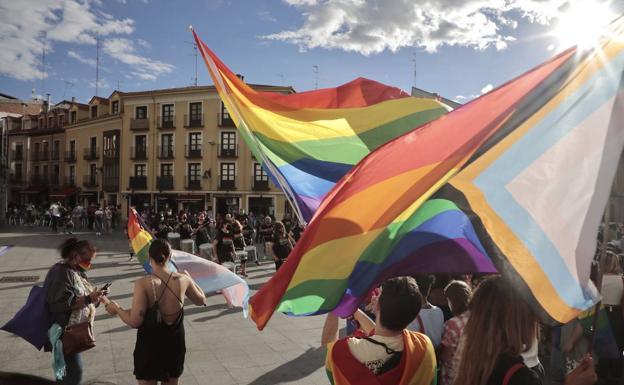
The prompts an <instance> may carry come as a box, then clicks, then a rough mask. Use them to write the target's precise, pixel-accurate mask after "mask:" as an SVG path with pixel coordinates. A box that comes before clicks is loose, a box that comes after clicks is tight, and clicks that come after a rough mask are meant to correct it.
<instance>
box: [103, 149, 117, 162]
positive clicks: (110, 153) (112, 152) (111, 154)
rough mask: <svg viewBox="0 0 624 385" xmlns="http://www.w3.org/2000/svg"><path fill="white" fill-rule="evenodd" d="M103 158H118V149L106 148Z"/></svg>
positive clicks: (106, 159)
mask: <svg viewBox="0 0 624 385" xmlns="http://www.w3.org/2000/svg"><path fill="white" fill-rule="evenodd" d="M104 160H105V161H111V160H119V149H118V148H108V149H105V150H104Z"/></svg>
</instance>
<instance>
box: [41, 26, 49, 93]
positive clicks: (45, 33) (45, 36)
mask: <svg viewBox="0 0 624 385" xmlns="http://www.w3.org/2000/svg"><path fill="white" fill-rule="evenodd" d="M47 38H48V33H47V32H43V38H42V39H41V44H42V47H41V95H44V94H45V77H46V63H45V53H46V52H45V51H46V39H47Z"/></svg>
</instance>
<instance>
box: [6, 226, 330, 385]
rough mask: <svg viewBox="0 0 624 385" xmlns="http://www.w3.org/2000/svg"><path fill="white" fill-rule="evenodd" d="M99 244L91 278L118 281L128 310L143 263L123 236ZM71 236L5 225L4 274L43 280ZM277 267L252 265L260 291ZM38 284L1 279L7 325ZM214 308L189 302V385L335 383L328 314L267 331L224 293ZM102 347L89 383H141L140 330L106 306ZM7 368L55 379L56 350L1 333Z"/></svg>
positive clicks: (114, 293)
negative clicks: (326, 340)
mask: <svg viewBox="0 0 624 385" xmlns="http://www.w3.org/2000/svg"><path fill="white" fill-rule="evenodd" d="M76 236H78V237H80V238H87V239H89V240H91V241H93V242H94V243H95V245H96V247H97V249H98V254H97V257H96V259H95V262H94V265H93V268H92V269H91V270H90V271H89V273H88V274H89V278H90V279H91V281H92V282H93V283H95V284H96V285H102V284H103V283H104V282H109V281H112V282H113V285H112V287H111V293H110V298H111V299H113V300H115V301H117V302H119V303H120V304H121V305H122V306H124V307H126V308H128V307H130V305H131V297H132V287H133V282H134V281H135V280H136V279H137V277H140V276H141V275H142V274H143V270H142V268H141V267H140V266H139V265H138V263H137V262H136V260H134V261H129V260H128V257H129V255H128V251H127V250H128V243H127V241H126V238H125V236H124V235H123V234H122V233H114V234H112V235H111V234H108V235H104V236H102V237H95V236H94V235H93V234H86V233H78V234H77V235H76ZM65 237H67V236H66V235H62V234H51V233H50V232H48V231H42V230H41V229H31V228H24V227H18V228H16V227H4V228H1V229H0V246H2V245H14V247H13V248H11V249H10V250H9V251H7V252H6V253H5V254H2V255H0V278H2V277H24V276H31V277H32V276H36V279H37V282H39V284H42V282H43V279H44V278H45V274H46V272H47V270H48V268H49V267H50V266H51V265H52V264H53V263H54V262H55V261H56V260H57V258H58V254H57V252H56V250H55V248H56V246H57V245H58V244H60V243H61V242H62V240H63V239H64V238H65ZM273 272H274V265H273V263H271V262H264V263H262V264H261V265H260V266H256V265H255V264H253V263H252V264H251V267H250V268H249V269H248V273H249V279H248V282H249V286H250V289H251V290H252V292H255V291H256V290H258V289H259V288H260V286H261V285H262V284H263V283H264V282H265V281H266V280H267V279H268V278H269V277H271V276H272V274H273ZM32 285H33V283H29V282H3V281H2V280H0V325H1V324H4V323H5V322H7V321H8V320H9V319H10V318H11V317H12V316H13V315H14V314H15V312H16V311H17V310H18V309H19V308H20V307H21V306H22V305H23V304H24V302H25V301H26V298H27V296H28V292H29V291H30V288H31V286H32ZM207 305H208V306H207V307H196V306H194V305H192V304H190V303H187V305H186V306H185V313H186V314H185V321H184V327H185V330H186V341H187V353H186V363H185V368H184V374H183V376H182V378H181V381H180V383H181V384H185V385H186V384H189V385H191V384H192V385H195V384H216V385H228V384H253V385H260V384H287V383H288V384H327V383H328V381H327V378H326V376H325V371H324V368H323V359H324V354H323V353H324V352H323V349H321V348H320V347H319V342H320V338H321V329H322V326H323V320H324V318H323V317H303V318H289V317H286V316H284V315H282V314H276V315H275V316H274V317H273V319H272V320H271V322H270V323H269V325H268V326H267V327H266V328H265V330H264V331H262V332H259V331H258V330H257V329H256V327H255V325H254V324H253V323H252V322H251V321H250V320H247V319H245V318H244V317H243V315H242V312H241V311H240V309H228V307H227V306H226V304H225V301H224V299H223V297H222V296H220V295H211V296H209V297H208V299H207ZM95 333H96V341H97V346H96V347H95V348H94V349H91V350H90V351H87V352H85V353H84V354H83V361H84V366H85V369H84V383H85V384H118V385H122V384H136V380H135V379H134V376H133V374H132V369H133V363H132V352H133V349H134V343H135V341H136V331H135V330H133V329H131V328H130V327H128V326H126V325H125V324H124V323H122V322H121V321H120V320H119V319H117V318H116V317H115V318H113V317H111V316H109V315H108V314H106V312H105V311H104V309H103V308H100V309H98V313H97V316H96V322H95ZM0 371H9V372H19V373H28V374H34V375H38V376H42V377H46V378H50V379H52V377H53V376H52V369H51V355H50V354H49V353H45V352H39V351H37V350H35V349H34V348H33V347H32V346H31V345H29V344H28V343H26V342H25V341H23V340H22V339H21V338H18V337H15V336H13V335H11V334H9V333H6V332H3V331H0Z"/></svg>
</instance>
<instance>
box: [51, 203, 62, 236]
mask: <svg viewBox="0 0 624 385" xmlns="http://www.w3.org/2000/svg"><path fill="white" fill-rule="evenodd" d="M50 215H52V231H54V232H55V233H58V221H59V219H60V218H61V204H60V203H59V202H54V203H52V204H51V205H50Z"/></svg>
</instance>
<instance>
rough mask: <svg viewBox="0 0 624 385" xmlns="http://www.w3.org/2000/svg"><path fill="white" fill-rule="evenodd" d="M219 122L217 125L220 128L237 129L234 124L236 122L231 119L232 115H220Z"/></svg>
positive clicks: (218, 115)
mask: <svg viewBox="0 0 624 385" xmlns="http://www.w3.org/2000/svg"><path fill="white" fill-rule="evenodd" d="M217 121H218V122H217V124H218V125H219V127H236V124H234V121H233V120H232V118H231V117H230V114H221V113H218V114H217Z"/></svg>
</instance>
